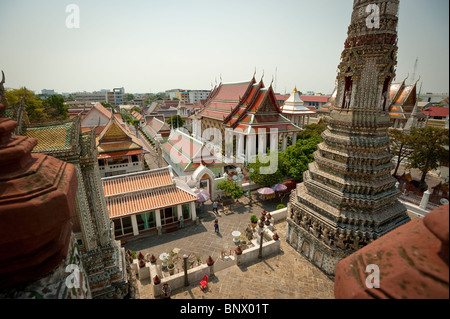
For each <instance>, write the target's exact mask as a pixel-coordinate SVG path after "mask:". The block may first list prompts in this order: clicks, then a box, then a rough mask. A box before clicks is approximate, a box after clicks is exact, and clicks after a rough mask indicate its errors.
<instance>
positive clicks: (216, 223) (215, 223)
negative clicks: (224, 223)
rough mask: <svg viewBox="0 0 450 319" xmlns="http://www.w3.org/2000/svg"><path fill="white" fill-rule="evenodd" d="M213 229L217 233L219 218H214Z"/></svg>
mask: <svg viewBox="0 0 450 319" xmlns="http://www.w3.org/2000/svg"><path fill="white" fill-rule="evenodd" d="M214 231H215V232H216V233H219V219H218V218H216V220H215V221H214Z"/></svg>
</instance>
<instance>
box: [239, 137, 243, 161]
mask: <svg viewBox="0 0 450 319" xmlns="http://www.w3.org/2000/svg"><path fill="white" fill-rule="evenodd" d="M243 155H244V135H243V134H239V138H238V157H242V156H243Z"/></svg>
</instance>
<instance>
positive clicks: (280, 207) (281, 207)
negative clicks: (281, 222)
mask: <svg viewBox="0 0 450 319" xmlns="http://www.w3.org/2000/svg"><path fill="white" fill-rule="evenodd" d="M283 208H286V206H284V205H283V204H279V205H278V206H277V210H279V209H283Z"/></svg>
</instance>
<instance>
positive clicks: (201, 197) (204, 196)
mask: <svg viewBox="0 0 450 319" xmlns="http://www.w3.org/2000/svg"><path fill="white" fill-rule="evenodd" d="M195 194H196V195H197V198H198V199H197V202H199V203H204V202H206V201H207V200H209V199H210V198H211V195H209V193H208V192H207V191H205V190H204V189H197V190H196V191H195Z"/></svg>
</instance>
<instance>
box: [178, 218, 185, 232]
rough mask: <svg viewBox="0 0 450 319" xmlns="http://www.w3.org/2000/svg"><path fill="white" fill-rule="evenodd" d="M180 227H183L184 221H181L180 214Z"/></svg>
mask: <svg viewBox="0 0 450 319" xmlns="http://www.w3.org/2000/svg"><path fill="white" fill-rule="evenodd" d="M179 221H180V229H181V228H183V227H184V221H183V216H180V219H179Z"/></svg>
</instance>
